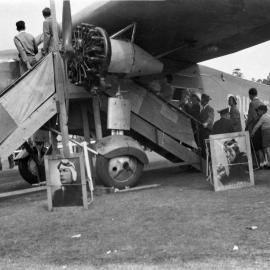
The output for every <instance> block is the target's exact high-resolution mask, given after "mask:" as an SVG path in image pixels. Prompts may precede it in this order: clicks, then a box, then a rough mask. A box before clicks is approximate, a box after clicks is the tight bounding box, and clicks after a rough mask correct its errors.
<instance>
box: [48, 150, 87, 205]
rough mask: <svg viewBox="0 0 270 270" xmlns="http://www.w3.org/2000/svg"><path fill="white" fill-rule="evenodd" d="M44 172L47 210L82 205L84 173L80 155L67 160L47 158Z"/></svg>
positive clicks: (84, 191) (84, 186)
mask: <svg viewBox="0 0 270 270" xmlns="http://www.w3.org/2000/svg"><path fill="white" fill-rule="evenodd" d="M45 170H46V179H47V187H48V204H49V208H50V207H65V206H83V205H84V196H85V194H86V190H85V189H86V185H85V171H84V166H83V162H82V158H80V155H78V156H73V157H70V158H68V159H66V158H59V157H57V158H53V157H47V158H46V159H45ZM86 196H87V195H86ZM86 200H87V198H86Z"/></svg>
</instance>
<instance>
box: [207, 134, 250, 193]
mask: <svg viewBox="0 0 270 270" xmlns="http://www.w3.org/2000/svg"><path fill="white" fill-rule="evenodd" d="M209 141H210V150H211V162H212V171H213V183H214V188H215V191H219V190H226V189H230V188H238V187H243V186H251V185H254V178H253V170H252V166H251V168H250V165H251V164H252V161H251V152H250V142H249V136H247V132H238V133H227V134H222V135H210V138H209Z"/></svg>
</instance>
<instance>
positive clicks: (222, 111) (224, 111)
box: [217, 108, 229, 114]
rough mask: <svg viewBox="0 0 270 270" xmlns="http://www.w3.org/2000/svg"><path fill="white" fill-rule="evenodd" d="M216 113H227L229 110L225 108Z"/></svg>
mask: <svg viewBox="0 0 270 270" xmlns="http://www.w3.org/2000/svg"><path fill="white" fill-rule="evenodd" d="M217 112H218V113H220V114H225V113H229V108H225V109H222V110H219V111H217Z"/></svg>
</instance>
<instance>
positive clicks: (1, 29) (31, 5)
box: [0, 0, 270, 80]
mask: <svg viewBox="0 0 270 270" xmlns="http://www.w3.org/2000/svg"><path fill="white" fill-rule="evenodd" d="M93 1H98V0H70V2H71V10H72V14H75V13H77V12H78V11H80V10H81V9H82V8H83V7H85V6H87V5H89V4H91V3H92V2H93ZM62 3H63V1H62V0H55V6H56V14H57V20H58V21H61V18H62ZM47 6H48V7H49V6H50V0H0V36H1V39H0V50H6V49H15V46H14V44H13V37H14V36H15V35H16V34H17V31H16V27H15V22H16V21H18V20H24V21H25V22H26V28H27V29H26V30H27V32H29V33H31V34H33V35H34V36H37V35H39V34H41V33H42V22H43V17H42V14H41V11H42V9H43V8H44V7H47ZM269 39H270V37H269ZM269 56H270V41H269V42H265V43H263V44H260V45H257V46H254V47H252V48H248V49H246V50H243V51H240V52H237V53H234V54H231V55H228V56H223V57H219V58H216V59H212V60H209V61H205V62H203V63H202V64H203V65H206V66H209V67H212V68H215V69H218V70H221V71H223V72H227V73H230V74H231V73H232V71H233V69H235V68H240V69H241V72H242V73H243V76H244V78H246V79H249V80H251V79H252V78H255V79H264V78H266V77H267V75H268V74H269V72H270V61H269V60H268V59H269Z"/></svg>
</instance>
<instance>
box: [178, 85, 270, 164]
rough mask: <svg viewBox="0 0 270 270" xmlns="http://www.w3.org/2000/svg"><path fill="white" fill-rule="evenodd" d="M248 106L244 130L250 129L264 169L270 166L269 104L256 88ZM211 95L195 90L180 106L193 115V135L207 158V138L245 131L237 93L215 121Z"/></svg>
mask: <svg viewBox="0 0 270 270" xmlns="http://www.w3.org/2000/svg"><path fill="white" fill-rule="evenodd" d="M248 94H249V99H250V104H249V109H248V115H247V119H246V125H245V130H247V131H249V134H250V137H251V143H252V148H254V150H255V152H256V158H257V160H258V163H259V165H260V167H261V168H270V115H269V114H267V106H266V105H265V104H264V103H263V102H262V101H261V100H260V99H259V98H258V92H257V89H256V88H251V89H249V92H248ZM210 100H211V97H210V96H209V95H207V94H205V93H203V94H202V95H201V96H200V95H199V94H197V93H193V94H192V95H191V97H190V100H189V102H187V103H185V105H184V106H182V107H181V109H182V110H184V111H185V112H186V113H188V114H189V115H191V116H192V123H191V124H192V129H193V132H194V138H195V141H196V143H197V144H198V146H199V147H200V148H201V152H202V157H203V158H206V144H205V142H206V140H207V139H209V136H210V135H216V134H226V133H231V132H240V131H242V130H243V129H242V124H241V117H240V111H239V109H238V106H237V98H236V96H233V95H231V96H229V98H228V107H226V108H223V109H221V110H218V111H217V112H218V113H219V114H220V119H219V120H217V121H215V122H214V116H215V111H214V109H213V107H212V106H211V105H210V104H209V101H210Z"/></svg>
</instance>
